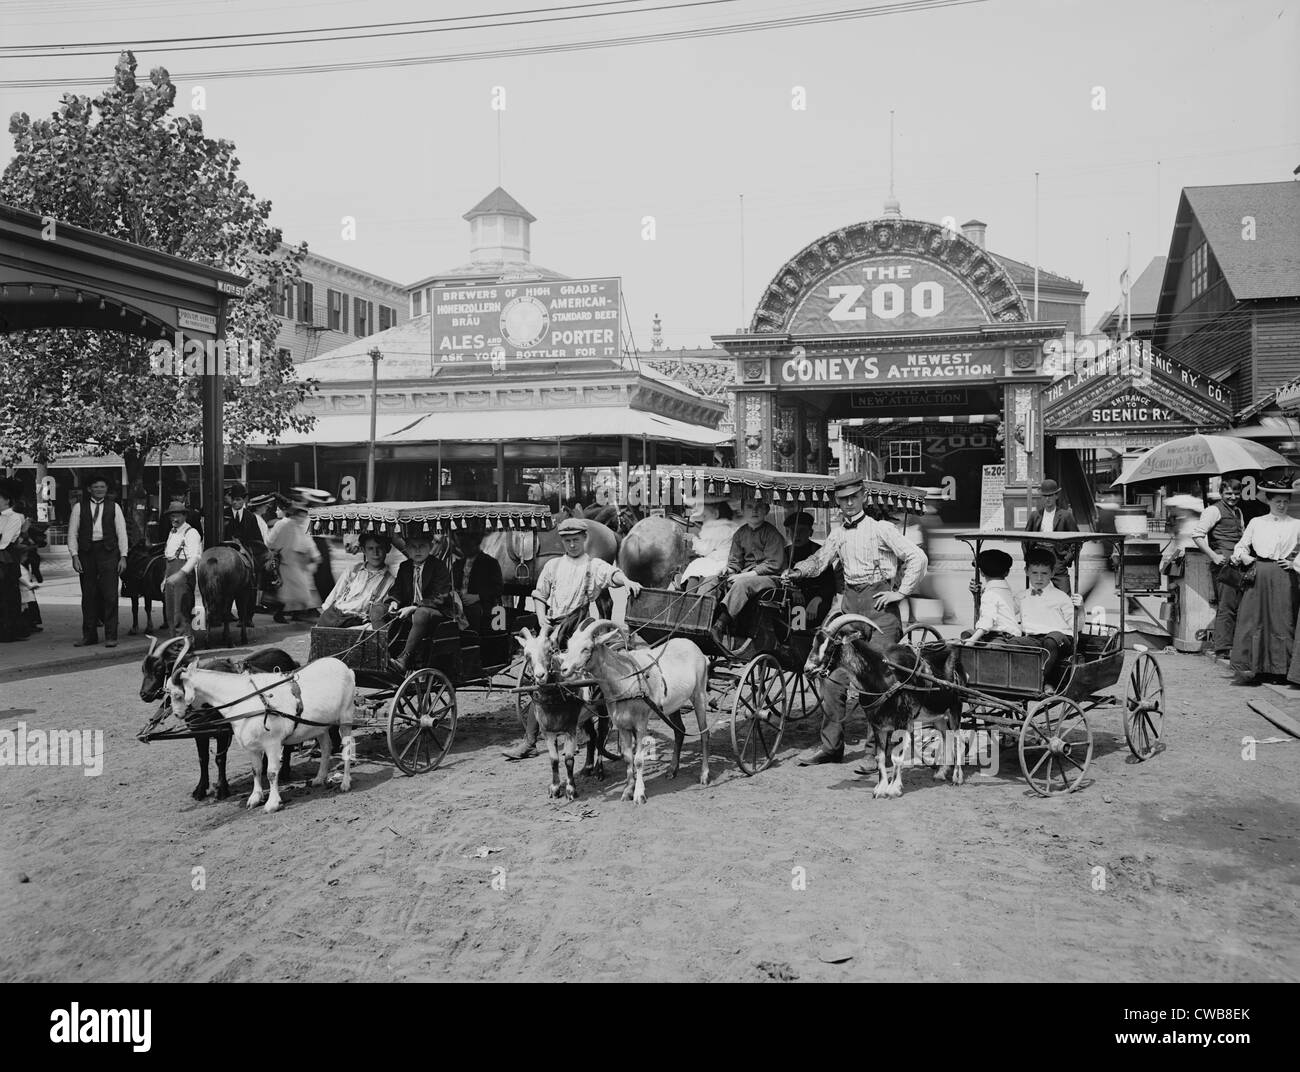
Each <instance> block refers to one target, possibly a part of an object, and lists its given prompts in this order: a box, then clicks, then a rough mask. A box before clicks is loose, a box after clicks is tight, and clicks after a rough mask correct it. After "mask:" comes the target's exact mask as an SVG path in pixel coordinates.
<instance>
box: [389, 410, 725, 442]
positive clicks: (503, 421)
mask: <svg viewBox="0 0 1300 1072" xmlns="http://www.w3.org/2000/svg"><path fill="white" fill-rule="evenodd" d="M619 436H630V437H631V438H633V439H640V438H641V437H642V436H645V437H647V438H649V439H655V440H659V441H660V442H664V441H667V442H672V443H686V444H689V445H691V446H703V447H717V446H721V445H723V444H724V443H730V442H731V441H732V438H733V437H732V436H730V435H728V434H727V433H725V432H719V431H716V430H715V429H712V428H706V427H704V426H703V425H698V424H687V423H686V422H685V421H678V420H673V418H671V417H661V416H659V415H658V414H655V413H647V412H646V411H645V410H640V409H623V408H622V407H619V406H597V407H592V408H590V409H529V410H493V411H491V412H488V413H474V412H469V411H463V410H461V411H457V412H455V413H430V414H427V415H426V416H424V417H421V418H419V419H415V420H412V419H410V418H408V420H407V427H404V428H402V429H401V430H399V431H395V432H394V433H393V434H392V435H388V436H385V437H384V438H383V442H385V443H432V442H434V441H435V440H439V439H441V440H446V441H448V442H453V443H495V442H496V441H497V440H512V439H540V440H551V441H553V440H556V439H561V440H567V439H594V438H606V437H614V438H617V437H619Z"/></svg>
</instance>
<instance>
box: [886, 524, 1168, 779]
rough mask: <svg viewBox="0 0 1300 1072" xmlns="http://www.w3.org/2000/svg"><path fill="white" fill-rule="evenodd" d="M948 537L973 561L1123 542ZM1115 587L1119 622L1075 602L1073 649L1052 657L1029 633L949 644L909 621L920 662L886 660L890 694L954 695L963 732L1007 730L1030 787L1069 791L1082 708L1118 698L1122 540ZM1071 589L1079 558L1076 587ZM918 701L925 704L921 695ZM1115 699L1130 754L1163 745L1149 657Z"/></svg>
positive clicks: (1077, 772) (1080, 751)
mask: <svg viewBox="0 0 1300 1072" xmlns="http://www.w3.org/2000/svg"><path fill="white" fill-rule="evenodd" d="M953 535H954V536H955V537H956V538H957V539H959V540H961V541H963V542H964V543H966V544H968V545H969V546H971V548H972V550H973V552H974V557H975V559H976V560H978V559H979V557H980V552H981V550H982V547H983V545H984V544H985V543H988V542H995V543H996V542H1001V543H1019V544H1021V545H1022V546H1024V547H1025V548H1026V550H1027V549H1028V548H1029V546H1031V545H1040V546H1041V545H1048V546H1049V547H1051V549H1052V550H1053V552H1054V554H1056V555H1058V556H1059V555H1060V554H1061V553H1062V552H1063V551H1067V550H1071V549H1072V550H1074V551H1076V552H1077V550H1078V549H1079V547H1081V546H1082V545H1083V544H1085V543H1088V542H1093V541H1108V542H1112V543H1119V544H1121V545H1122V544H1123V541H1124V539H1125V537H1124V535H1123V534H1122V533H1121V534H1116V533H1104V534H1095V533H1078V532H1015V531H1006V532H1002V531H959V532H956V533H953ZM1007 561H1008V562H1009V561H1010V559H1007ZM1116 587H1117V589H1118V591H1119V593H1120V608H1119V623H1118V625H1111V624H1109V623H1108V622H1106V621H1105V620H1104V616H1102V619H1103V620H1091V621H1087V622H1081V618H1082V617H1083V614H1082V609H1081V608H1077V607H1076V608H1075V610H1074V614H1073V624H1072V636H1071V637H1070V645H1069V647H1068V648H1065V649H1062V650H1058V651H1057V655H1056V661H1055V662H1053V649H1052V646H1050V645H1049V643H1048V642H1046V641H1043V640H1041V639H1038V641H1037V643H1036V642H1035V639H1036V638H1034V637H1021V638H1017V639H1015V640H1001V639H995V640H992V641H979V642H974V641H970V640H961V641H956V642H953V643H951V644H949V643H945V641H944V640H943V638H942V637H940V635H939V634H938V632H937V631H935V630H934V629H932V628H931V627H929V626H915V627H913V630H912V631H911V634H910V636H909V637H907V638H905V639H906V641H907V642H908V643H909V646H910V647H911V648H912V649H913V651H915V652H916V653H917V654H918V655H923V656H925V658H924V660H920V661H917V662H915V663H914V664H913V665H910V666H901V665H899V664H898V662H897V661H895V660H894V659H890V658H886V659H885V660H883V661H884V664H885V666H886V667H887V668H888V671H889V674H890V675H891V678H890V680H891V681H892V684H891V685H890V693H891V694H892V693H893V692H894V691H897V690H899V689H901V690H904V691H906V692H910V693H912V694H914V695H916V696H919V697H925V696H926V695H927V694H929V695H942V696H944V697H945V698H951V699H952V700H953V703H954V704H955V707H954V712H955V717H956V719H957V721H958V722H959V723H960V724H961V725H962V726H964V727H965V728H967V729H977V730H978V729H983V730H986V731H987V730H995V731H1005V732H1009V733H1010V734H1013V735H1014V739H1015V740H1016V744H1017V751H1018V755H1019V760H1020V769H1021V773H1022V774H1023V775H1024V777H1025V780H1026V781H1027V782H1028V783H1029V785H1030V788H1032V789H1033V791H1034V792H1035V793H1038V794H1039V795H1040V796H1053V795H1056V794H1060V793H1069V792H1074V791H1075V790H1077V789H1079V788H1080V787H1081V786H1082V785H1083V784H1084V776H1085V775H1086V773H1087V770H1088V764H1089V763H1090V762H1091V760H1092V754H1093V735H1092V727H1091V725H1090V723H1089V721H1088V714H1089V713H1091V712H1092V711H1094V710H1096V709H1097V708H1100V707H1106V706H1113V705H1115V704H1116V703H1117V702H1120V698H1117V697H1116V696H1114V695H1111V694H1108V692H1107V690H1110V689H1113V688H1114V687H1115V686H1116V685H1118V684H1119V682H1120V679H1121V678H1122V677H1124V662H1125V654H1124V636H1125V625H1126V622H1125V604H1126V602H1127V600H1126V598H1125V596H1126V589H1125V583H1124V556H1123V554H1122V546H1121V554H1120V555H1119V564H1118V574H1117V578H1116ZM1078 589H1079V563H1078V556H1077V554H1076V555H1075V556H1074V590H1075V591H1078ZM973 591H974V592H975V601H976V608H977V613H978V607H979V598H980V587H979V585H975V586H973ZM1052 643H1053V644H1055V643H1056V642H1052ZM945 656H946V657H945ZM939 662H943V663H944V664H945V666H946V670H947V672H946V673H944V674H939V673H937V672H936V670H935V666H936V664H937V663H939ZM921 702H922V704H924V699H922V700H921ZM1122 703H1123V722H1124V735H1125V737H1126V739H1127V741H1128V746H1129V750H1130V751H1131V752H1132V753H1133V755H1134V757H1136V758H1137V759H1138V760H1139V761H1143V760H1146V759H1149V758H1150V757H1151V756H1153V755H1155V754H1156V753H1157V752H1158V751H1160V750H1161V748H1162V747H1163V745H1162V744H1161V734H1162V730H1163V725H1164V678H1163V675H1162V674H1161V672H1160V667H1159V665H1158V663H1157V662H1156V660H1155V658H1154V657H1153V656H1152V655H1151V654H1150V653H1147V652H1140V653H1139V654H1138V656H1137V658H1136V660H1135V661H1134V663H1133V665H1132V667H1131V668H1130V669H1129V673H1128V676H1127V678H1126V679H1125V682H1124V688H1123V692H1122ZM869 721H870V717H869ZM958 762H960V760H959V761H958Z"/></svg>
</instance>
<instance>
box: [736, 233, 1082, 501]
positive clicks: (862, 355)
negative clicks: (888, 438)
mask: <svg viewBox="0 0 1300 1072" xmlns="http://www.w3.org/2000/svg"><path fill="white" fill-rule="evenodd" d="M1065 329H1066V325H1065V323H1064V322H1041V321H1034V320H1032V319H1031V316H1030V309H1029V307H1028V305H1027V303H1026V301H1025V298H1024V296H1023V294H1022V293H1021V291H1020V289H1019V288H1018V287H1017V285H1016V283H1015V282H1014V281H1013V280H1012V278H1011V277H1010V275H1008V273H1007V271H1006V269H1005V268H1004V267H1003V265H1002V264H1000V263H999V261H998V260H997V259H996V258H995V257H994V256H993V255H992V254H990V253H989V252H988V251H986V250H985V249H984V248H983V247H982V246H980V245H977V244H976V243H975V242H973V241H971V240H970V239H969V238H967V237H966V236H964V235H962V234H960V233H957V232H954V231H951V230H949V229H947V228H945V227H943V226H941V225H939V224H936V223H929V222H926V221H923V220H912V219H903V218H901V217H884V218H881V219H875V220H868V221H864V222H862V223H856V224H853V225H851V226H848V227H843V228H840V229H838V230H835V231H831V232H830V233H829V234H825V235H823V236H822V237H820V238H818V239H817V240H816V241H814V242H812V243H810V244H809V245H807V246H805V247H804V248H803V249H802V250H800V251H799V252H798V253H797V254H795V256H793V257H792V258H791V259H790V260H789V261H787V262H786V264H785V265H784V266H783V267H782V268H781V269H780V271H778V272H777V273H776V275H775V276H774V277H773V279H772V281H771V283H769V284H768V286H767V287H766V288H765V289H764V291H763V295H762V297H761V298H760V299H759V301H758V304H757V306H756V308H755V311H754V316H753V319H752V320H751V322H750V324H749V327H748V329H747V330H746V331H743V332H738V333H736V334H732V335H715V336H714V337H713V341H714V343H715V344H716V345H718V346H720V347H722V348H723V349H725V350H726V351H727V352H728V353H729V354H730V355H731V356H733V357H734V358H735V360H736V388H735V390H736V458H737V464H738V465H741V466H744V467H746V468H755V469H771V470H777V471H788V472H821V473H824V472H826V471H827V466H828V463H829V456H828V455H829V452H828V449H827V429H828V425H829V423H830V422H831V421H841V422H847V423H849V424H853V423H858V424H867V423H870V422H879V426H880V427H882V428H884V427H894V426H901V425H907V424H912V425H916V424H922V425H927V422H932V423H933V424H935V425H936V426H938V425H942V424H944V423H951V424H967V425H971V424H981V425H984V426H993V425H996V424H997V423H998V422H999V421H1003V422H1004V427H1005V430H1006V434H1005V436H1004V437H1003V439H1002V441H1001V443H1000V444H998V446H997V447H996V448H995V449H994V451H993V453H992V454H991V456H990V460H991V461H996V462H1000V463H1001V464H1003V465H1005V467H1006V468H1005V473H1006V483H1005V490H1004V491H1003V493H1002V497H1003V514H1004V516H1003V521H1004V523H1005V524H1007V525H1013V524H1014V522H1015V520H1016V510H1017V508H1018V509H1020V510H1023V509H1024V504H1025V501H1026V496H1027V493H1028V491H1029V489H1030V487H1031V486H1032V485H1033V484H1034V483H1036V482H1037V481H1038V480H1039V479H1040V478H1041V476H1042V467H1041V466H1042V463H1041V458H1042V444H1043V438H1042V419H1041V417H1042V391H1043V388H1044V387H1045V386H1046V384H1048V383H1049V382H1050V380H1051V373H1050V369H1048V368H1045V355H1046V353H1047V351H1048V349H1049V348H1048V346H1047V343H1048V342H1049V341H1050V340H1052V339H1059V338H1061V337H1062V336H1063V335H1064V333H1065ZM889 479H894V478H893V477H889Z"/></svg>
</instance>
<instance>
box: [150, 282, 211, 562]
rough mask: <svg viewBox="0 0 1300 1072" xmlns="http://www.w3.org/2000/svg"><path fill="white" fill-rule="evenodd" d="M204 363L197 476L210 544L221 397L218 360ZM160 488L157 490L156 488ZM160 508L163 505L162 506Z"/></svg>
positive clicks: (206, 538)
mask: <svg viewBox="0 0 1300 1072" xmlns="http://www.w3.org/2000/svg"><path fill="white" fill-rule="evenodd" d="M225 336H226V303H225V301H224V299H223V300H221V301H219V302H218V303H217V338H218V339H224V338H225ZM208 366H209V363H208V362H206V361H205V362H204V369H203V376H202V381H203V384H202V392H203V465H202V469H201V473H202V476H201V478H200V495H201V496H202V499H203V544H204V546H205V547H214V546H215V545H217V544H219V543H220V542H221V537H222V535H223V533H222V531H221V529H222V516H221V497H222V491H223V490H224V488H225V475H226V445H225V443H224V442H223V441H222V437H223V435H224V429H223V427H222V418H223V415H224V414H223V407H224V405H225V396H224V390H223V386H224V385H223V383H222V375H221V364H220V362H213V363H212V367H211V368H209V367H208ZM159 490H160V491H161V489H159ZM164 509H166V507H165V506H164Z"/></svg>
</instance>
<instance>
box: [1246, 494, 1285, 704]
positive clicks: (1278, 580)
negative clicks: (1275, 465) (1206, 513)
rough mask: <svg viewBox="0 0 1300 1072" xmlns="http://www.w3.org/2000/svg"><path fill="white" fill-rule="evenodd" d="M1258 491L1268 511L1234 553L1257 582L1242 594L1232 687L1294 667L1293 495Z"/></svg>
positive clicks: (1254, 520) (1248, 530) (1254, 521)
mask: <svg viewBox="0 0 1300 1072" xmlns="http://www.w3.org/2000/svg"><path fill="white" fill-rule="evenodd" d="M1259 491H1260V493H1261V494H1262V495H1263V496H1264V498H1265V499H1266V501H1267V502H1268V513H1267V514H1264V515H1263V516H1261V517H1256V518H1252V519H1251V521H1250V523H1249V524H1248V525H1247V526H1246V531H1245V532H1243V533H1242V534H1241V540H1240V541H1238V543H1237V546H1236V547H1235V548H1234V549H1233V552H1232V561H1233V562H1235V563H1237V564H1239V565H1242V566H1251V565H1253V566H1254V567H1255V583H1254V584H1252V585H1250V586H1249V587H1248V588H1246V590H1245V592H1243V593H1242V597H1241V606H1240V607H1239V608H1238V610H1237V629H1236V633H1235V634H1234V637H1233V643H1232V663H1231V665H1232V669H1233V681H1232V683H1233V684H1234V685H1252V684H1255V683H1256V682H1257V680H1258V678H1259V676H1260V675H1261V674H1262V675H1276V676H1279V677H1281V676H1283V675H1285V674H1286V673H1287V671H1288V670H1289V669H1290V668H1291V666H1292V664H1293V663H1294V659H1293V649H1294V648H1295V642H1296V613H1297V609H1298V608H1300V581H1298V579H1297V577H1296V572H1295V565H1296V564H1295V558H1296V551H1297V549H1298V548H1300V520H1297V519H1296V518H1293V517H1291V516H1290V514H1289V513H1288V511H1289V509H1290V506H1291V496H1292V494H1293V491H1292V488H1291V486H1290V485H1289V484H1281V483H1263V482H1261V483H1260V484H1259ZM1298 676H1300V675H1298Z"/></svg>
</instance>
